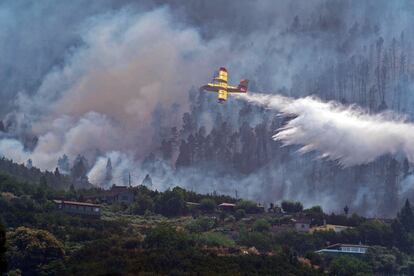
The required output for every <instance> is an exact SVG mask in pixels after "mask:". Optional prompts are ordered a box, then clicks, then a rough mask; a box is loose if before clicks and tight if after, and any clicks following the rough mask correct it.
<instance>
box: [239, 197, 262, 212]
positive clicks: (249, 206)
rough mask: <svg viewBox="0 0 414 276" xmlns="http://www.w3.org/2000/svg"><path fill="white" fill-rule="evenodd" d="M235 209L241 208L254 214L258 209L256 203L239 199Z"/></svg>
mask: <svg viewBox="0 0 414 276" xmlns="http://www.w3.org/2000/svg"><path fill="white" fill-rule="evenodd" d="M236 209H243V210H244V211H245V212H246V213H248V214H255V213H258V212H259V211H260V209H259V208H258V207H257V204H256V203H255V202H253V201H249V200H241V201H239V202H237V204H236Z"/></svg>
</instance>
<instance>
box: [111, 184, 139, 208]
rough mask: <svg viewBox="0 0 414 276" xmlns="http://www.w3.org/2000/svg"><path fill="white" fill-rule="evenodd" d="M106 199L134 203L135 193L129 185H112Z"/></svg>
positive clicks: (113, 201)
mask: <svg viewBox="0 0 414 276" xmlns="http://www.w3.org/2000/svg"><path fill="white" fill-rule="evenodd" d="M105 201H106V202H108V203H125V204H132V203H133V202H134V193H133V192H131V190H130V189H128V187H127V186H117V185H112V187H111V189H110V190H109V191H108V192H107V193H106V194H105Z"/></svg>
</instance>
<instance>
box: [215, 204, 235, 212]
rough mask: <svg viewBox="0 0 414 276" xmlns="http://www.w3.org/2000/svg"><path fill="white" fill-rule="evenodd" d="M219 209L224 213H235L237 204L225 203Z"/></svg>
mask: <svg viewBox="0 0 414 276" xmlns="http://www.w3.org/2000/svg"><path fill="white" fill-rule="evenodd" d="M218 208H219V210H222V211H234V209H236V204H234V203H225V202H223V203H221V204H219V205H218Z"/></svg>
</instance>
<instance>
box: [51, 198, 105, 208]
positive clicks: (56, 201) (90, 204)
mask: <svg viewBox="0 0 414 276" xmlns="http://www.w3.org/2000/svg"><path fill="white" fill-rule="evenodd" d="M53 201H54V202H55V203H57V204H68V205H77V206H88V207H101V206H100V205H98V204H93V203H89V202H78V201H69V200H59V199H55V200H53Z"/></svg>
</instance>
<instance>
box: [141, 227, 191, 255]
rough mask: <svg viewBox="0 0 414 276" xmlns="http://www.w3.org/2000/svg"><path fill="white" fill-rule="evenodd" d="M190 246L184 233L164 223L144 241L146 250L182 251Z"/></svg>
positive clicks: (189, 241) (155, 228)
mask: <svg viewBox="0 0 414 276" xmlns="http://www.w3.org/2000/svg"><path fill="white" fill-rule="evenodd" d="M191 245H193V244H192V241H191V239H190V238H189V236H188V235H187V234H186V233H185V232H183V231H177V230H175V229H174V228H173V227H172V226H171V225H168V224H166V223H161V224H159V225H157V226H156V227H154V228H153V229H152V230H151V231H150V233H149V234H148V235H147V236H146V238H145V240H144V247H145V248H147V249H166V250H184V249H187V248H188V247H190V246H191Z"/></svg>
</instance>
